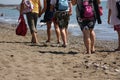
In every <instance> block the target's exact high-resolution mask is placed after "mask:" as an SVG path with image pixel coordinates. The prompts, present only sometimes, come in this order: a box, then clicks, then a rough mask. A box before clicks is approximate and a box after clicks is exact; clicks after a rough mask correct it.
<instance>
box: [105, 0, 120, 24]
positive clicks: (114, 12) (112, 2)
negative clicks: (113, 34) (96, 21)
mask: <svg viewBox="0 0 120 80" xmlns="http://www.w3.org/2000/svg"><path fill="white" fill-rule="evenodd" d="M107 8H108V9H111V12H112V13H111V22H110V24H112V25H117V24H120V20H119V19H118V18H117V8H116V0H108V1H107Z"/></svg>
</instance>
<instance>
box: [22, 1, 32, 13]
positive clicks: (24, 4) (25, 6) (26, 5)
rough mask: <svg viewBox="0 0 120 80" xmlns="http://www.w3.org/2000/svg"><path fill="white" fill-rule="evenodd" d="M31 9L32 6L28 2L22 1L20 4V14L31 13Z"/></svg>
mask: <svg viewBox="0 0 120 80" xmlns="http://www.w3.org/2000/svg"><path fill="white" fill-rule="evenodd" d="M33 7H34V6H33V4H32V2H31V1H30V0H23V1H22V3H21V13H22V14H25V13H28V12H32V10H33Z"/></svg>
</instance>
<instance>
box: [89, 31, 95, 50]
mask: <svg viewBox="0 0 120 80" xmlns="http://www.w3.org/2000/svg"><path fill="white" fill-rule="evenodd" d="M90 40H91V52H95V46H94V45H95V32H94V30H93V29H91V30H90Z"/></svg>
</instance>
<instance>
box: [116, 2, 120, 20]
mask: <svg viewBox="0 0 120 80" xmlns="http://www.w3.org/2000/svg"><path fill="white" fill-rule="evenodd" d="M116 7H117V12H118V14H117V17H118V19H120V0H117V1H116Z"/></svg>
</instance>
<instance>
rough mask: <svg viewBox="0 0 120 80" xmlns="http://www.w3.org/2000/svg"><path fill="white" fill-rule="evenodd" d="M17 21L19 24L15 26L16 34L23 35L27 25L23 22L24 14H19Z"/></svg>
mask: <svg viewBox="0 0 120 80" xmlns="http://www.w3.org/2000/svg"><path fill="white" fill-rule="evenodd" d="M18 21H19V24H18V26H17V28H16V35H20V36H25V35H26V33H27V25H26V23H25V19H24V16H23V15H20V16H19V19H18Z"/></svg>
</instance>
